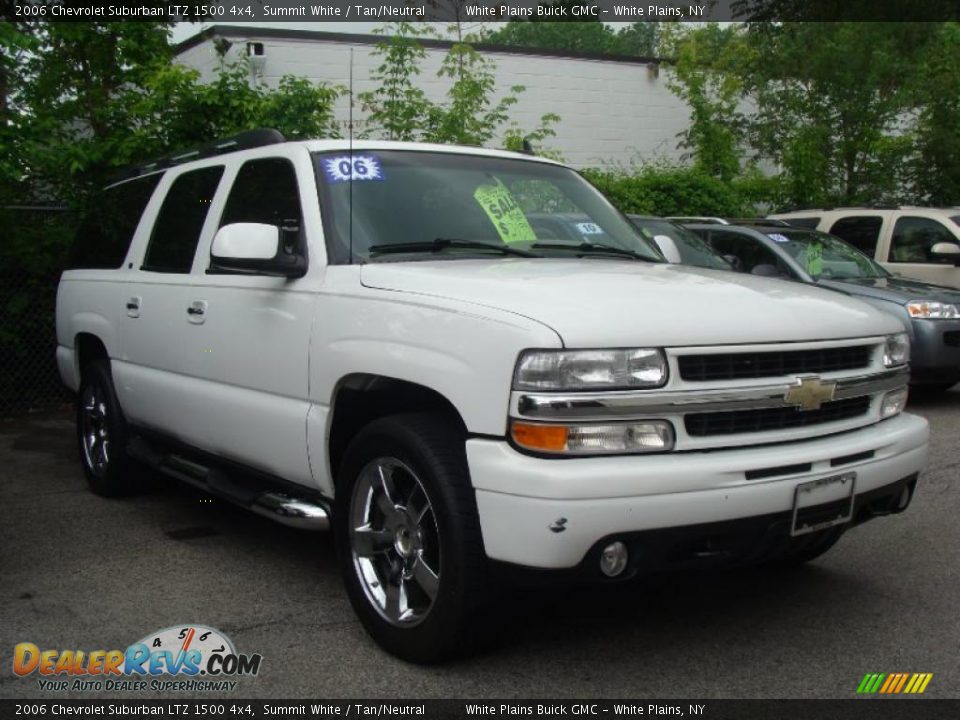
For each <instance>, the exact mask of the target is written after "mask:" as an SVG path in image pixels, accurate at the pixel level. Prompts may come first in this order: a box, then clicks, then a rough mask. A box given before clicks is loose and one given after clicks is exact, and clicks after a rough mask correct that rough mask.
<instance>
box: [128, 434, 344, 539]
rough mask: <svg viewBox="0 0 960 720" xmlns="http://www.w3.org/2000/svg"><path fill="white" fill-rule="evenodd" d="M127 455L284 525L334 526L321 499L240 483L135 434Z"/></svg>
mask: <svg viewBox="0 0 960 720" xmlns="http://www.w3.org/2000/svg"><path fill="white" fill-rule="evenodd" d="M127 454H128V455H129V456H130V457H132V458H133V459H135V460H138V461H140V462H142V463H144V464H146V465H149V466H150V467H152V468H153V469H155V470H157V471H159V472H162V473H163V474H164V475H167V476H169V477H172V478H175V479H177V480H180V481H182V482H185V483H188V484H190V485H193V486H194V487H196V488H199V489H201V490H203V491H205V492H208V493H210V494H211V495H216V496H217V497H219V498H221V499H223V500H226V501H228V502H231V503H234V504H235V505H239V506H240V507H243V508H246V509H247V510H252V511H253V512H255V513H257V514H258V515H262V516H263V517H265V518H269V519H270V520H273V521H274V522H278V523H281V524H282V525H287V526H289V527H294V528H298V529H300V530H328V529H329V528H330V514H329V512H328V510H327V508H326V507H325V506H324V505H323V504H321V503H319V502H316V501H313V500H307V499H304V498H298V497H294V496H292V495H289V494H287V493H285V492H281V491H277V490H265V489H263V488H257V487H251V486H250V485H248V484H244V483H240V482H237V481H236V480H234V479H231V478H230V477H229V476H228V475H226V474H225V473H223V472H221V471H220V470H219V469H217V468H211V467H207V466H205V465H200V464H198V463H196V462H194V461H192V460H188V459H187V458H185V457H182V456H181V455H176V454H173V453H169V454H166V453H162V452H159V451H157V450H156V449H154V448H153V446H151V445H150V443H148V442H147V441H146V440H144V439H143V438H142V437H134V438H132V439H131V440H130V442H128V443H127Z"/></svg>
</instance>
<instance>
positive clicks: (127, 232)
mask: <svg viewBox="0 0 960 720" xmlns="http://www.w3.org/2000/svg"><path fill="white" fill-rule="evenodd" d="M162 175H163V173H156V174H154V175H147V176H145V177H142V178H137V179H136V180H131V181H129V182H125V183H123V184H122V185H115V186H113V187H111V188H107V189H106V190H104V191H103V192H101V193H98V194H97V195H96V196H95V197H94V198H93V200H92V201H91V203H90V206H89V208H88V210H87V213H86V215H85V217H84V219H83V221H82V222H81V223H80V227H79V229H78V230H77V235H76V238H75V239H74V241H73V247H72V248H71V250H70V258H69V260H68V261H67V269H71V268H118V267H120V266H121V265H123V259H124V258H125V257H126V256H127V250H128V249H129V248H130V241H131V240H133V234H134V233H135V232H136V231H137V225H138V224H139V223H140V216H141V215H142V214H143V211H144V208H146V207H147V203H148V202H150V196H151V195H153V191H154V190H155V189H156V187H157V183H159V182H160V178H161V176H162Z"/></svg>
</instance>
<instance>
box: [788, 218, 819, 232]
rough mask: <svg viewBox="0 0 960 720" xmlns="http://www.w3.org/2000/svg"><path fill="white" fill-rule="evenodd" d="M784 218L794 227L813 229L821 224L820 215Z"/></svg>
mask: <svg viewBox="0 0 960 720" xmlns="http://www.w3.org/2000/svg"><path fill="white" fill-rule="evenodd" d="M784 220H786V221H787V222H788V223H790V224H791V225H793V226H794V227H801V228H810V229H811V230H816V229H817V225H819V224H820V218H818V217H802V218H784Z"/></svg>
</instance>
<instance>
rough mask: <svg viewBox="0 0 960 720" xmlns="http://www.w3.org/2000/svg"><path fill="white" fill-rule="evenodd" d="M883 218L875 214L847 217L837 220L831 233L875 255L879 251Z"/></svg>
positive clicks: (861, 250)
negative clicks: (878, 240)
mask: <svg viewBox="0 0 960 720" xmlns="http://www.w3.org/2000/svg"><path fill="white" fill-rule="evenodd" d="M882 225H883V218H881V217H877V216H874V215H869V216H863V217H856V216H854V217H845V218H840V219H839V220H837V221H836V222H835V223H834V224H833V227H832V228H830V234H831V235H836V236H837V237H838V238H841V239H842V240H846V241H847V242H848V243H850V244H851V245H853V246H854V247H855V248H856V249H857V250H859V251H860V252H862V253H864V254H865V255H869V256H870V257H873V256H874V254H875V253H876V251H877V239H878V238H879V237H880V227H881V226H882Z"/></svg>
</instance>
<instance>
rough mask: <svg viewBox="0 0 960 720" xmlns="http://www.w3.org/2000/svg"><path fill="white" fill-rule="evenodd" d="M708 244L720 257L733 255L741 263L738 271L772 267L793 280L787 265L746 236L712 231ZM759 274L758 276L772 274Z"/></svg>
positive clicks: (764, 246)
mask: <svg viewBox="0 0 960 720" xmlns="http://www.w3.org/2000/svg"><path fill="white" fill-rule="evenodd" d="M708 243H709V244H710V246H711V247H712V248H713V249H714V250H715V251H716V252H717V253H719V254H720V255H732V256H733V257H735V258H737V260H739V261H740V263H739V267H738V268H737V269H738V270H742V271H743V272H748V273H753V272H756V270H757V268H758V267H760V266H764V268H762V270H763V269H769V268H770V267H772V268H773V269H775V270H776V271H777V272H778V273H780V275H782V276H784V277H788V278H792V277H793V276H794V275H793V272H791V270H790V268H789V267H788V266H787V264H786V263H784V262H783V260H781V259H780V258H779V257H777V254H776V253H775V252H773V250H771V249H770V248H768V247H767V246H766V245H764V244H763V243H762V242H761V241H760V240H757V239H755V238H752V237H748V236H746V235H740V234H738V233H733V232H725V231H719V230H712V231H710V236H709V240H708ZM762 270H761V272H757V273H756V274H758V275H760V274H772V273H763V272H762Z"/></svg>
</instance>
